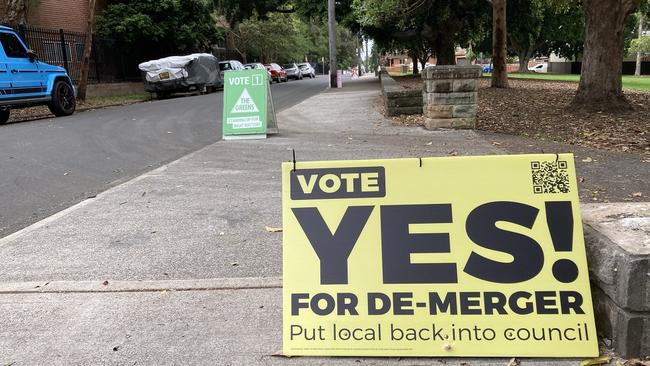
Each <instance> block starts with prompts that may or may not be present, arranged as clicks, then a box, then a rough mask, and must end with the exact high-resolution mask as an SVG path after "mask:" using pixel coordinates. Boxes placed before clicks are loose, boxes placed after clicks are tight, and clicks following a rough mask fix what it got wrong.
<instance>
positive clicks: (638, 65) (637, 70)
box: [634, 14, 643, 76]
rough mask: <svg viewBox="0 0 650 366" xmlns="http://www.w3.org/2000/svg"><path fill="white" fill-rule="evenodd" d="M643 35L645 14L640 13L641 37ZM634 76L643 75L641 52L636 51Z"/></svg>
mask: <svg viewBox="0 0 650 366" xmlns="http://www.w3.org/2000/svg"><path fill="white" fill-rule="evenodd" d="M641 37H643V14H639V38H641ZM634 76H641V52H637V53H636V68H635V69H634Z"/></svg>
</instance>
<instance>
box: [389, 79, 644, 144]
mask: <svg viewBox="0 0 650 366" xmlns="http://www.w3.org/2000/svg"><path fill="white" fill-rule="evenodd" d="M395 80H397V81H398V82H399V83H400V85H402V86H403V87H405V88H409V89H415V88H422V79H420V77H412V76H411V77H399V78H395ZM509 82H510V89H493V88H490V87H489V79H481V80H480V89H479V112H478V120H477V129H478V130H483V131H491V132H498V133H506V134H512V135H520V136H527V137H532V138H543V139H548V140H552V141H556V142H562V143H566V144H571V145H579V146H586V147H595V148H598V149H605V150H611V151H619V152H636V153H647V154H650V93H644V92H634V91H626V92H625V96H626V97H627V99H628V101H629V102H630V103H631V104H632V105H633V106H634V109H635V110H634V111H633V112H628V113H622V114H607V113H583V112H575V111H571V110H570V109H568V105H569V103H570V102H571V100H572V98H573V95H574V94H575V91H576V89H577V87H578V85H577V84H576V83H570V82H558V81H544V80H518V79H510V80H509ZM392 119H393V121H394V122H395V123H397V124H408V125H414V124H415V125H423V124H424V117H423V116H422V115H418V116H398V117H392Z"/></svg>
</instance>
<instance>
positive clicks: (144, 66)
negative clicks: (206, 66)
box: [138, 53, 214, 83]
mask: <svg viewBox="0 0 650 366" xmlns="http://www.w3.org/2000/svg"><path fill="white" fill-rule="evenodd" d="M201 57H208V58H214V56H212V55H211V54H209V53H193V54H191V55H186V56H170V57H165V58H161V59H158V60H151V61H147V62H143V63H141V64H140V65H138V68H139V69H140V70H142V71H144V72H146V75H145V79H146V80H147V81H148V82H152V83H155V82H159V81H166V80H176V79H183V78H186V77H188V72H187V70H186V69H185V67H186V66H187V65H188V64H189V63H190V62H192V61H196V60H198V59H199V58H201Z"/></svg>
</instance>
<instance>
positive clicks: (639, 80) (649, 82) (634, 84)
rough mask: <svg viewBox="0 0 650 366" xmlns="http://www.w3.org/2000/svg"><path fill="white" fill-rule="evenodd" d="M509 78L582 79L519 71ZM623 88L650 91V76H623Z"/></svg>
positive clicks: (565, 75)
mask: <svg viewBox="0 0 650 366" xmlns="http://www.w3.org/2000/svg"><path fill="white" fill-rule="evenodd" d="M483 75H484V76H488V77H489V76H490V74H487V73H486V74H483ZM508 77H509V78H513V79H535V80H554V81H573V82H576V83H577V82H578V81H580V75H576V74H540V73H530V74H519V73H510V74H508ZM623 88H624V89H631V90H640V91H646V92H650V77H649V76H628V75H624V76H623Z"/></svg>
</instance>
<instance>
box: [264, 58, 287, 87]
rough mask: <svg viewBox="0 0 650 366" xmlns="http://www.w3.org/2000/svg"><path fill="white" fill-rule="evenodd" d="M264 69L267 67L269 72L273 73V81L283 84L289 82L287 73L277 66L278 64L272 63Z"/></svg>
mask: <svg viewBox="0 0 650 366" xmlns="http://www.w3.org/2000/svg"><path fill="white" fill-rule="evenodd" d="M264 67H266V69H267V70H269V72H270V73H271V79H272V80H275V81H276V82H278V83H279V82H281V81H283V82H284V81H287V80H288V79H287V72H286V71H284V69H283V68H282V67H281V66H280V65H278V64H276V63H270V64H265V65H264Z"/></svg>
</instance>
